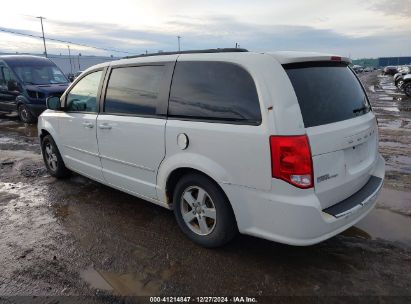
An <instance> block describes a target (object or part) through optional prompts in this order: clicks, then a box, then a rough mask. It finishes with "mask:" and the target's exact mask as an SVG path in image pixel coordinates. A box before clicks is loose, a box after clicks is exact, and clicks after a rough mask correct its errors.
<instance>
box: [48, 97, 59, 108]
mask: <svg viewBox="0 0 411 304" xmlns="http://www.w3.org/2000/svg"><path fill="white" fill-rule="evenodd" d="M46 105H47V109H50V110H55V111H58V110H60V109H61V103H60V98H59V97H56V96H52V97H49V98H47V100H46Z"/></svg>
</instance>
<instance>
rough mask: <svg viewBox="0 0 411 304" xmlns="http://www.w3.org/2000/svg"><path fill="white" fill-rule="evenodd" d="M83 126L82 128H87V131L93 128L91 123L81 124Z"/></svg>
mask: <svg viewBox="0 0 411 304" xmlns="http://www.w3.org/2000/svg"><path fill="white" fill-rule="evenodd" d="M83 126H84V127H85V128H89V129H92V128H94V124H93V123H91V122H83Z"/></svg>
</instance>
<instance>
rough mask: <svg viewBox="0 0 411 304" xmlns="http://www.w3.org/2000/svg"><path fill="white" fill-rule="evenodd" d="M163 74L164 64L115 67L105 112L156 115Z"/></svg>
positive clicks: (109, 85) (110, 81) (108, 89)
mask: <svg viewBox="0 0 411 304" xmlns="http://www.w3.org/2000/svg"><path fill="white" fill-rule="evenodd" d="M163 74H164V66H138V67H124V68H116V69H113V70H112V72H111V76H110V80H109V82H108V86H107V92H106V101H105V105H104V112H108V113H124V114H135V115H155V114H156V110H157V103H158V99H159V93H160V84H161V81H162V78H163Z"/></svg>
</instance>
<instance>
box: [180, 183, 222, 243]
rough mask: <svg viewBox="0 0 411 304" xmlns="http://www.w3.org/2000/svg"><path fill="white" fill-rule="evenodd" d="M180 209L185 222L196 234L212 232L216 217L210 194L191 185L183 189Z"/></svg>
mask: <svg viewBox="0 0 411 304" xmlns="http://www.w3.org/2000/svg"><path fill="white" fill-rule="evenodd" d="M180 210H181V214H182V215H183V220H184V222H185V224H186V225H187V226H188V228H190V230H191V231H193V232H194V233H196V234H198V235H208V234H210V233H211V232H213V230H214V228H215V225H216V222H217V217H216V209H215V205H214V202H213V200H212V199H211V197H210V195H209V194H208V193H207V192H206V191H205V190H204V189H203V188H201V187H198V186H191V187H188V188H187V189H186V190H184V192H183V195H182V196H181V201H180Z"/></svg>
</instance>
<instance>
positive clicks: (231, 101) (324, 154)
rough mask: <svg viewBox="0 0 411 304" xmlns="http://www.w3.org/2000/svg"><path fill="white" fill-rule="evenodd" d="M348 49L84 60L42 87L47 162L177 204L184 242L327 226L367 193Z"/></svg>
mask: <svg viewBox="0 0 411 304" xmlns="http://www.w3.org/2000/svg"><path fill="white" fill-rule="evenodd" d="M349 63H350V60H349V59H348V58H344V57H339V56H332V55H325V54H317V53H301V52H275V53H254V52H248V51H246V50H243V49H215V50H204V51H192V52H179V53H166V54H165V53H162V54H153V55H144V56H136V57H134V58H127V59H122V60H118V61H113V62H109V63H103V64H99V65H96V66H94V67H91V68H89V69H88V70H87V71H85V72H83V73H82V74H81V76H79V77H78V78H77V79H76V80H75V82H74V83H72V84H71V86H70V87H69V88H68V89H67V90H66V92H65V93H64V94H63V96H62V97H61V98H57V97H51V98H49V99H48V100H47V105H48V109H49V110H47V111H45V112H44V113H43V114H42V115H41V116H40V118H39V123H38V131H39V136H40V140H41V147H42V153H43V157H44V161H45V165H46V167H47V169H48V171H49V172H50V174H51V175H53V176H55V177H64V176H67V174H68V173H69V172H70V171H74V172H77V173H79V174H81V175H84V176H86V177H89V178H91V179H93V180H96V181H98V182H100V183H103V184H105V185H108V186H110V187H113V188H116V189H119V190H121V191H124V192H127V193H129V194H132V195H135V196H137V197H140V198H142V199H144V200H147V201H150V202H152V203H155V204H157V205H160V206H163V207H165V208H168V209H172V210H174V214H175V217H176V219H177V223H178V225H179V226H180V228H181V229H182V231H183V232H184V233H185V234H186V235H187V236H188V237H189V238H190V239H191V240H193V241H194V242H196V243H198V244H200V245H202V246H206V247H216V246H220V245H223V244H224V243H226V242H228V241H229V240H231V239H232V238H233V237H234V236H235V235H236V233H237V232H240V233H243V234H248V235H253V236H257V237H260V238H264V239H268V240H272V241H276V242H280V243H286V244H291V245H310V244H315V243H318V242H321V241H323V240H326V239H328V238H330V237H332V236H334V235H336V234H338V233H340V232H342V231H344V230H345V229H347V228H349V227H350V226H352V225H354V224H355V223H356V222H358V221H359V220H361V219H362V218H363V217H364V216H366V215H367V214H368V213H369V212H370V210H371V209H372V208H373V207H374V205H375V202H376V197H377V195H378V193H379V191H380V190H381V187H382V185H383V180H384V172H385V169H384V160H383V158H382V157H381V156H380V154H379V153H378V127H377V121H376V118H375V115H374V113H373V112H372V110H371V106H370V104H369V101H368V98H367V96H366V94H365V91H364V88H363V87H362V85H361V83H360V82H359V80H358V79H357V77H356V76H355V74H354V72H353V71H352V70H351V69H350V68H349V66H348V65H349Z"/></svg>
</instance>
